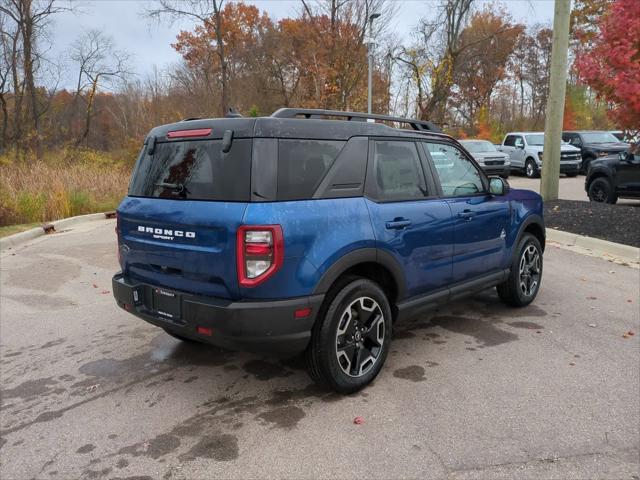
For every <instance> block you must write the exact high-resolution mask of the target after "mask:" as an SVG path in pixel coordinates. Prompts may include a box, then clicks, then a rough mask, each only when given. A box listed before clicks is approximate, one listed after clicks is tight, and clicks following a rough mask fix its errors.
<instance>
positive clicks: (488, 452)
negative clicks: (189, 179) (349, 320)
mask: <svg viewBox="0 0 640 480" xmlns="http://www.w3.org/2000/svg"><path fill="white" fill-rule="evenodd" d="M544 268H545V270H544V279H543V284H542V290H541V292H540V295H539V296H538V298H537V299H536V301H535V303H534V304H532V305H531V306H529V307H527V308H525V309H519V310H514V309H510V308H507V307H505V306H503V305H502V304H500V303H499V302H498V300H497V297H496V295H495V293H494V292H493V291H487V292H485V293H482V294H479V295H477V296H475V297H473V298H471V299H468V300H465V301H461V302H457V303H454V304H452V305H450V306H448V307H446V308H443V309H441V310H439V311H434V312H432V313H431V314H429V315H425V316H422V317H420V318H417V319H415V320H413V321H409V322H406V323H404V324H401V325H398V326H397V328H396V329H395V332H394V333H395V339H394V341H393V346H392V353H391V355H390V356H389V358H388V360H387V364H386V365H385V367H384V369H383V371H382V373H381V374H380V375H379V377H378V378H377V379H376V380H375V382H374V384H373V385H372V386H370V387H369V388H367V389H365V390H363V391H362V392H360V393H358V394H355V395H352V396H348V397H343V396H339V395H336V394H332V393H327V392H324V391H320V390H318V389H317V388H316V387H315V386H314V385H313V384H312V382H311V380H310V379H309V377H308V376H307V374H306V373H305V371H304V369H303V364H302V362H301V361H300V360H299V359H294V360H285V361H281V360H275V359H271V358H264V357H259V356H255V355H251V354H246V353H235V352H226V351H222V350H219V349H216V348H212V347H208V346H200V345H195V344H184V343H181V342H179V341H177V340H174V339H173V338H171V337H169V336H168V335H166V334H165V333H164V332H162V331H161V330H159V329H157V328H155V327H152V326H150V325H148V324H146V323H144V322H143V321H141V320H139V319H137V318H135V317H133V316H131V315H129V314H127V313H126V312H124V311H121V310H120V309H118V308H117V307H116V305H115V303H114V301H113V298H112V296H111V292H110V290H111V285H110V280H111V275H112V274H113V273H114V272H115V271H116V270H117V262H116V244H115V234H114V222H113V221H107V220H105V221H95V222H90V223H87V224H82V225H78V226H75V227H74V228H73V229H71V230H70V231H67V232H61V233H57V234H53V235H49V236H46V237H41V238H38V239H36V240H33V241H32V242H30V243H29V244H26V245H24V246H21V247H18V248H16V249H14V250H9V251H7V252H3V253H2V256H1V258H0V293H1V298H0V396H1V402H2V403H1V409H0V478H2V479H4V480H8V479H23V478H24V479H27V478H44V479H68V478H87V479H98V478H114V479H115V478H120V479H124V478H129V479H133V478H137V479H142V478H158V479H181V478H189V479H191V478H243V479H245V478H381V479H382V478H385V479H387V478H409V477H410V478H451V479H467V478H469V479H471V478H473V479H478V478H490V479H496V478H536V479H539V478H563V479H565V478H596V477H597V478H615V479H620V478H627V479H638V478H639V476H640V311H639V304H638V301H639V298H638V291H639V289H640V271H638V270H637V269H632V268H629V267H625V266H621V265H616V264H613V263H610V262H607V261H605V260H601V259H598V258H593V257H587V256H582V255H579V254H576V253H573V252H569V251H566V250H560V249H558V248H557V247H554V246H550V247H549V248H548V249H547V252H546V254H545V263H544ZM629 331H631V332H633V333H634V334H635V335H629V334H627V332H629ZM356 416H361V417H363V419H364V423H363V424H361V425H356V424H354V418H355V417H356Z"/></svg>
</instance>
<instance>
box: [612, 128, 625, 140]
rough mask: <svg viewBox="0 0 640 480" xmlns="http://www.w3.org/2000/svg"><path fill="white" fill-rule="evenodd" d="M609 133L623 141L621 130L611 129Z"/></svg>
mask: <svg viewBox="0 0 640 480" xmlns="http://www.w3.org/2000/svg"><path fill="white" fill-rule="evenodd" d="M609 133H610V134H611V135H613V136H614V137H616V138H617V139H618V140H619V141H621V142H624V137H625V135H624V132H623V131H622V130H611V131H610V132H609Z"/></svg>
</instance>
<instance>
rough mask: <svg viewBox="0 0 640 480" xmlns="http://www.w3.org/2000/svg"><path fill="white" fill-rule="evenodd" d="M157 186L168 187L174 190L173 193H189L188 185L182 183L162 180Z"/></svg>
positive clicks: (184, 194)
mask: <svg viewBox="0 0 640 480" xmlns="http://www.w3.org/2000/svg"><path fill="white" fill-rule="evenodd" d="M155 186H156V187H163V188H168V189H170V190H173V193H175V194H177V195H182V196H186V195H187V193H189V191H188V190H187V187H185V186H184V185H183V184H182V183H165V182H160V183H156V184H155Z"/></svg>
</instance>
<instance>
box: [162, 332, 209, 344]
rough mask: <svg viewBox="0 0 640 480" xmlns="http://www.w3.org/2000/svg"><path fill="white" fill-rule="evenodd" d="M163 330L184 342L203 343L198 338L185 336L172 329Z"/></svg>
mask: <svg viewBox="0 0 640 480" xmlns="http://www.w3.org/2000/svg"><path fill="white" fill-rule="evenodd" d="M163 330H164V331H165V332H167V335H171V336H172V337H173V338H176V339H178V340H180V341H182V342H186V343H202V342H198V341H197V340H193V339H191V338H187V337H183V336H182V335H178V334H177V333H174V332H172V331H171V330H167V329H166V328H163Z"/></svg>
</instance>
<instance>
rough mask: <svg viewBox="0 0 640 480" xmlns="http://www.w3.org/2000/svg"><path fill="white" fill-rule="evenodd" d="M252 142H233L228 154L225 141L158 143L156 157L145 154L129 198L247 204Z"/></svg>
mask: <svg viewBox="0 0 640 480" xmlns="http://www.w3.org/2000/svg"><path fill="white" fill-rule="evenodd" d="M251 142H252V140H248V139H236V140H234V141H233V144H232V147H231V150H229V152H228V153H223V152H222V140H197V141H193V140H192V141H186V142H166V143H157V144H156V146H155V151H154V153H153V155H147V153H146V148H145V150H144V151H143V152H142V154H141V156H140V159H139V160H138V165H137V166H136V169H135V171H134V174H133V178H132V180H131V185H130V187H129V195H131V196H136V197H152V198H171V199H184V200H222V201H248V200H249V198H250V193H251V192H250V188H251V187H250V184H251V175H250V173H251Z"/></svg>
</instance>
